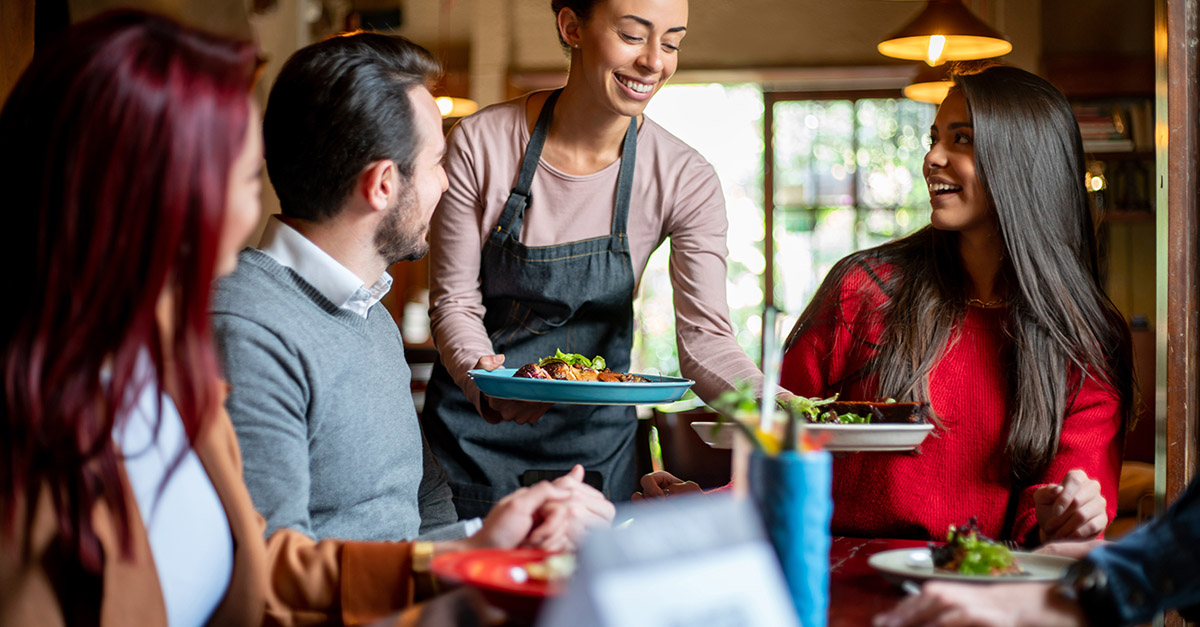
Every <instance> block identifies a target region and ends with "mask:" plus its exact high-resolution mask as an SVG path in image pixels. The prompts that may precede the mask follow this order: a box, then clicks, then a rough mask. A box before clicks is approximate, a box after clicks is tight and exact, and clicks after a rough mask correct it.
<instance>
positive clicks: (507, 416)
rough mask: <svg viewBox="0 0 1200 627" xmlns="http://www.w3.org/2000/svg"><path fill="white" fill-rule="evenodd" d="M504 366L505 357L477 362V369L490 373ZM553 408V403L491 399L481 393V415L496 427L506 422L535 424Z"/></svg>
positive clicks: (495, 357) (480, 359) (487, 358)
mask: <svg viewBox="0 0 1200 627" xmlns="http://www.w3.org/2000/svg"><path fill="white" fill-rule="evenodd" d="M503 365H504V355H484V356H483V357H480V358H479V361H477V362H475V369H476V370H487V371H489V372H490V371H492V370H495V369H497V368H499V367H500V366H503ZM552 406H553V405H552V403H530V402H527V401H510V400H506V399H500V398H490V397H489V396H488V395H486V394H484V393H483V392H480V393H479V415H480V416H483V419H484V420H486V421H488V422H490V423H492V424H494V425H495V424H500V423H501V422H504V421H506V420H509V421H512V422H515V423H517V424H519V425H523V424H526V423H528V424H534V423H536V422H537V421H538V420H541V418H542V415H543V414H545V413H546V411H547V410H549V409H550V407H552Z"/></svg>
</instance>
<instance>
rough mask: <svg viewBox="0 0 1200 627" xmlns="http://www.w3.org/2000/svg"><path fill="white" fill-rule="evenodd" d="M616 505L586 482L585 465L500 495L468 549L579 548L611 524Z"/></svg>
mask: <svg viewBox="0 0 1200 627" xmlns="http://www.w3.org/2000/svg"><path fill="white" fill-rule="evenodd" d="M615 515H616V508H615V507H613V504H612V503H609V502H608V499H605V498H604V495H603V494H601V493H600V492H599V491H598V490H596V489H595V488H593V487H592V486H590V485H587V484H586V483H584V482H583V466H579V465H576V466H575V467H574V468H572V469H571V472H569V473H567V474H565V475H563V476H561V477H559V478H558V479H555V480H554V481H541V482H538V483H537V484H535V485H533V486H530V487H528V488H520V489H519V490H517V491H516V492H513V493H512V494H509V495H508V496H506V497H504V498H503V499H500V502H499V503H496V505H495V506H494V507H492V511H491V512H489V513H488V515H487V518H485V519H484V521H483V528H482V529H480V530H479V531H478V532H477V533H476V534H475V535H473V536H471V537H470V538H468V539H467V540H466V541H465V543H464V544H465V545H464V546H449V547H442V550H456V549H465V548H496V549H511V548H515V547H518V546H533V547H537V548H541V549H545V550H547V551H569V550H574V549H575V548H576V547H577V546H578V545H579V542H580V541H581V540H582V539H583V536H585V535H586V534H587V532H588V531H590V530H591V529H593V528H596V527H601V526H608V525H609V524H611V523H612V519H613V516H615Z"/></svg>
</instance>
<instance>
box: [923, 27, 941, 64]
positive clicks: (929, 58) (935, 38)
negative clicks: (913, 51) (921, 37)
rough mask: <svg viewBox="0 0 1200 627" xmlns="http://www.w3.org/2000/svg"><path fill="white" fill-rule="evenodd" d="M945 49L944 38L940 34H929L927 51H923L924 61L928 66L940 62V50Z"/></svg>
mask: <svg viewBox="0 0 1200 627" xmlns="http://www.w3.org/2000/svg"><path fill="white" fill-rule="evenodd" d="M945 49H946V38H945V37H943V36H942V35H930V36H929V51H928V52H926V53H925V62H926V63H928V64H929V67H934V66H937V65H940V64H941V63H942V51H943V50H945Z"/></svg>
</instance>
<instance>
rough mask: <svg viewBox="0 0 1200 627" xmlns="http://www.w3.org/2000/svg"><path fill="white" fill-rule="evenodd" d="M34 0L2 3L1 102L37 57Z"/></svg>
mask: <svg viewBox="0 0 1200 627" xmlns="http://www.w3.org/2000/svg"><path fill="white" fill-rule="evenodd" d="M33 16H34V8H33V0H11V1H10V0H4V2H0V103H3V102H4V101H5V100H7V99H8V94H9V92H11V91H12V88H13V86H15V85H16V84H17V79H18V78H20V76H21V72H23V71H24V70H25V66H26V65H29V60H30V59H32V58H33Z"/></svg>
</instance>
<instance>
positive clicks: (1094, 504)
mask: <svg viewBox="0 0 1200 627" xmlns="http://www.w3.org/2000/svg"><path fill="white" fill-rule="evenodd" d="M1107 505H1108V502H1107V501H1105V500H1104V495H1102V494H1101V493H1100V482H1099V481H1096V480H1095V479H1091V478H1089V477H1088V476H1087V473H1086V472H1084V471H1083V470H1081V469H1079V468H1076V469H1074V470H1072V471H1070V472H1068V473H1067V476H1066V477H1064V478H1063V481H1062V483H1060V484H1058V485H1045V486H1042V487H1040V488H1038V489H1037V490H1035V491H1034V493H1033V507H1034V511H1035V512H1036V514H1037V521H1038V529H1039V536H1040V537H1041V540H1042V542H1046V541H1048V540H1087V539H1091V538H1094V537H1096V536H1098V535H1100V532H1102V531H1104V527H1105V526H1106V525H1107V524H1108V512H1107Z"/></svg>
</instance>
